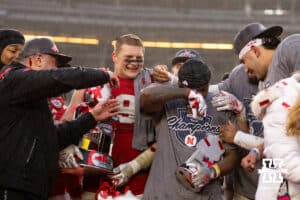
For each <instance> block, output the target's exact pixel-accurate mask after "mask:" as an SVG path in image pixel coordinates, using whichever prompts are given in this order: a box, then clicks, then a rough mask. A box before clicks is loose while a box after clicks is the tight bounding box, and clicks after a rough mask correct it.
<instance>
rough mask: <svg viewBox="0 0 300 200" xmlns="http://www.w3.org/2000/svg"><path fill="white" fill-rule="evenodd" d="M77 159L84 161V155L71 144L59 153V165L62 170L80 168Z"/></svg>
mask: <svg viewBox="0 0 300 200" xmlns="http://www.w3.org/2000/svg"><path fill="white" fill-rule="evenodd" d="M76 157H78V158H79V159H80V160H83V155H82V153H81V151H80V150H79V148H78V147H77V146H76V145H74V144H71V145H69V146H67V147H66V148H64V149H63V150H61V151H60V152H59V160H58V165H59V167H60V168H62V169H64V168H76V167H79V165H78V163H77V162H76Z"/></svg>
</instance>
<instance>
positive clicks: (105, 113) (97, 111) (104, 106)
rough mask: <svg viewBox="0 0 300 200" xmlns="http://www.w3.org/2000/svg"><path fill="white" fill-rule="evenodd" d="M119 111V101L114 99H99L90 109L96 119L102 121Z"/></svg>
mask: <svg viewBox="0 0 300 200" xmlns="http://www.w3.org/2000/svg"><path fill="white" fill-rule="evenodd" d="M118 111H119V102H118V101H117V100H116V99H108V100H105V101H101V102H99V103H97V104H96V106H95V107H94V108H93V109H92V110H91V111H90V112H91V114H92V115H93V117H94V118H95V120H96V121H102V120H106V119H109V118H111V117H113V116H116V115H117V114H118Z"/></svg>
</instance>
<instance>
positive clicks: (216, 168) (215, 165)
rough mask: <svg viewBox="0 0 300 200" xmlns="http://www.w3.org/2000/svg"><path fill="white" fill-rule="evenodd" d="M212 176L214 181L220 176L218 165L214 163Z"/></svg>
mask: <svg viewBox="0 0 300 200" xmlns="http://www.w3.org/2000/svg"><path fill="white" fill-rule="evenodd" d="M211 169H212V171H213V172H212V175H211V178H213V179H215V178H218V177H219V176H220V175H221V169H220V166H219V165H218V163H215V164H214V165H213V166H212V167H211Z"/></svg>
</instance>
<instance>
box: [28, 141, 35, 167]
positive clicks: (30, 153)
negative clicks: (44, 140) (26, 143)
mask: <svg viewBox="0 0 300 200" xmlns="http://www.w3.org/2000/svg"><path fill="white" fill-rule="evenodd" d="M35 146H36V138H34V140H33V144H32V145H31V148H30V151H29V154H28V156H27V159H26V164H28V163H29V161H30V159H31V157H32V154H33V150H34V148H35Z"/></svg>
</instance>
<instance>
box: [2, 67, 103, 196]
mask: <svg viewBox="0 0 300 200" xmlns="http://www.w3.org/2000/svg"><path fill="white" fill-rule="evenodd" d="M108 80H109V75H108V74H107V73H106V72H102V71H100V70H98V69H92V68H59V69H56V70H45V71H34V70H30V69H29V68H26V67H25V66H24V65H22V64H20V63H16V62H14V63H12V64H10V65H9V66H5V67H4V68H3V69H2V70H1V72H0V173H1V174H0V188H1V187H4V188H11V189H17V190H23V191H27V192H31V193H34V194H36V195H39V196H41V197H43V198H45V197H46V196H48V194H49V192H50V189H51V187H52V184H53V179H54V178H55V175H56V171H57V168H58V151H59V150H60V149H62V148H64V147H66V146H67V145H69V144H71V143H75V144H76V143H78V141H79V139H80V137H81V136H82V135H83V134H84V133H85V132H87V131H88V130H89V129H91V128H93V127H94V126H95V125H96V121H95V119H94V118H93V116H92V115H91V114H90V113H86V114H85V115H83V116H82V117H80V118H79V119H78V120H75V121H71V122H67V123H64V124H61V125H59V126H58V127H56V126H54V124H53V120H52V116H51V113H50V110H49V107H48V103H47V98H49V97H55V96H58V95H60V94H61V93H65V92H68V91H70V90H71V89H82V88H87V87H92V86H96V85H101V84H104V83H106V82H108Z"/></svg>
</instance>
